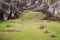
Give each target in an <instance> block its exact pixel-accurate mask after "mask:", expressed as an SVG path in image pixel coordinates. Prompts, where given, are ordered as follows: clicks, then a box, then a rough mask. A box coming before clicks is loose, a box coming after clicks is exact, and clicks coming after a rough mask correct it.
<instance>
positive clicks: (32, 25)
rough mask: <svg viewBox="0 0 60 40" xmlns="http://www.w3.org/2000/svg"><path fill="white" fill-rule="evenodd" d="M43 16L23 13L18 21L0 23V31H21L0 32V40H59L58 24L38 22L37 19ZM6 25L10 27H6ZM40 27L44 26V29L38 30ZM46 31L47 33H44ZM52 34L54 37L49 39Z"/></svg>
mask: <svg viewBox="0 0 60 40" xmlns="http://www.w3.org/2000/svg"><path fill="white" fill-rule="evenodd" d="M36 14H37V15H36ZM36 16H38V17H36ZM43 16H44V14H42V13H39V12H32V11H30V12H29V11H25V12H23V16H22V17H21V18H19V19H14V20H9V21H4V22H2V23H0V30H9V29H15V30H21V31H20V32H0V40H60V23H59V22H57V21H48V20H40V19H39V18H42V17H43ZM7 25H11V26H10V27H6V26H7ZM40 25H45V28H44V29H39V27H40ZM46 30H48V31H49V33H47V34H46V33H44V32H45V31H46ZM52 34H54V35H55V36H56V37H55V38H52V37H50V36H51V35H52Z"/></svg>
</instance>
